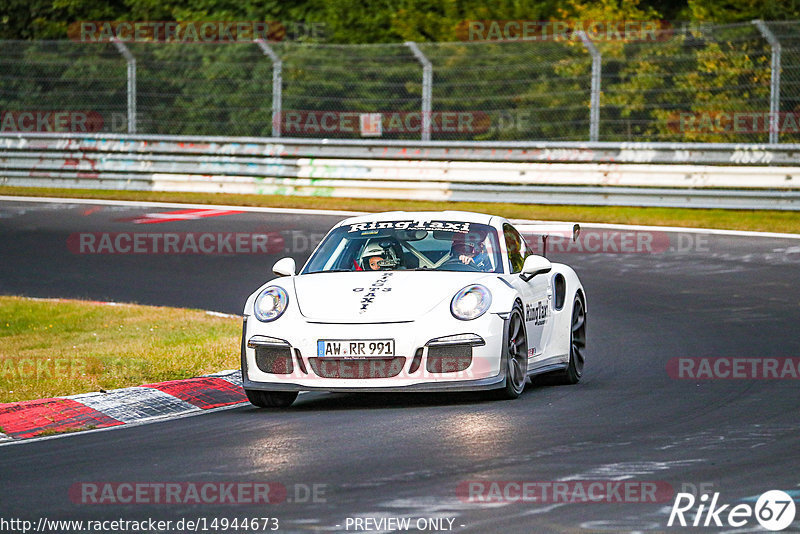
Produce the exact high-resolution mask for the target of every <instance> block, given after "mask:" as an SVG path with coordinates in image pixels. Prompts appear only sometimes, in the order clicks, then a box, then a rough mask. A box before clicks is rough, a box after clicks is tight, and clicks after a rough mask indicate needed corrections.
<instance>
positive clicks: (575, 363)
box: [558, 294, 586, 384]
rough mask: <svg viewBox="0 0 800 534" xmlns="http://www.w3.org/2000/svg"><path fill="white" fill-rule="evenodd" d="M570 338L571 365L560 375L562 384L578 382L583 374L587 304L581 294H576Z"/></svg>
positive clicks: (559, 380) (559, 379)
mask: <svg viewBox="0 0 800 534" xmlns="http://www.w3.org/2000/svg"><path fill="white" fill-rule="evenodd" d="M569 340H570V344H569V346H570V349H569V365H567V368H566V369H564V372H563V374H561V375H560V376H559V377H558V382H559V383H561V384H577V383H578V382H579V381H580V379H581V376H582V375H583V363H584V357H585V355H586V306H584V304H583V299H582V298H581V296H580V294H578V295H575V303H574V304H573V305H572V321H571V322H570V335H569Z"/></svg>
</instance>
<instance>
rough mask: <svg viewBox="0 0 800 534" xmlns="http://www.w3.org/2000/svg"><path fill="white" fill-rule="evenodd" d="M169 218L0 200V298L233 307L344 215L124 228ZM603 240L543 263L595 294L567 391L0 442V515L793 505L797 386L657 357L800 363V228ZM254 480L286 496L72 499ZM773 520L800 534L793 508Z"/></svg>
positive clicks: (463, 514)
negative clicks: (137, 236) (707, 371)
mask: <svg viewBox="0 0 800 534" xmlns="http://www.w3.org/2000/svg"><path fill="white" fill-rule="evenodd" d="M176 210H177V208H163V207H162V208H160V209H159V208H154V207H135V206H108V205H101V204H96V205H94V204H60V203H30V202H13V201H7V200H6V201H0V293H1V294H14V295H26V296H34V297H71V298H72V297H80V298H90V299H96V300H115V301H134V302H139V303H144V304H160V305H169V306H188V307H196V308H204V309H212V310H217V311H221V312H228V313H241V311H242V305H243V303H244V299H245V297H246V296H247V295H248V294H249V292H250V291H252V290H253V289H255V288H256V287H257V286H258V285H260V284H261V283H262V282H263V281H264V280H265V279H266V278H267V277H268V276H270V275H269V270H270V267H271V266H272V264H273V263H274V261H275V260H277V259H278V258H280V257H282V256H284V255H291V256H293V257H295V259H297V260H298V261H302V260H304V259H305V258H307V256H308V254H309V253H310V251H311V247H312V246H313V245H314V244H315V242H316V241H317V240H318V239H319V238H320V237H321V235H322V234H324V232H325V231H327V229H328V228H329V227H330V226H331V225H332V224H333V223H334V222H336V221H337V220H339V219H341V218H342V217H341V216H336V215H309V214H293V213H234V214H226V215H221V216H215V217H203V218H196V219H186V218H185V216H184V218H185V220H166V221H164V222H158V223H152V224H137V222H136V219H137V218H139V219H140V221H139V222H141V218H142V217H144V216H145V215H146V214H148V213H169V212H173V211H176ZM167 218H169V217H167ZM150 219H152V217H150ZM591 231H592V229H591V228H585V229H584V233H586V232H591ZM98 232H109V233H113V234H115V235H118V234H119V233H169V232H173V233H187V232H189V233H198V234H200V233H204V232H211V233H214V234H221V233H233V234H242V235H248V234H255V233H267V234H268V235H269V236H270V239H269V240H268V241H267V249H268V253H266V254H264V253H257V254H252V253H244V251H245V250H246V249H247V250H249V249H248V247H249V246H250V245H252V243H248V242H247V239H248V238H242V242H241V246H240V247H239V249H238V250H234V251H233V253H230V252H229V249H227V248H225V247H223V252H224V253H222V254H216V253H215V254H205V253H197V254H194V253H188V254H182V253H178V254H175V253H171V254H150V253H139V254H134V253H114V254H108V253H103V254H92V253H88V252H87V250H88V249H87V250H84V251H81V249H80V234H82V233H98ZM605 232H612V230H605ZM616 232H619V230H616ZM606 237H607V238H608V243H605V244H603V246H602V250H600V251H597V252H592V253H580V252H578V253H554V254H550V255H549V257H550V258H551V259H555V260H556V261H563V262H565V263H569V264H570V265H572V266H573V267H574V268H575V269H576V270H577V272H578V274H579V275H580V276H581V278H582V280H583V283H584V285H585V287H586V290H587V294H588V297H589V303H588V304H589V306H588V308H589V315H588V318H589V332H588V336H589V357H588V359H587V368H586V371H585V375H584V379H583V381H582V382H581V383H580V384H579V385H576V386H551V385H548V384H546V383H537V384H533V385H529V386H528V388H527V389H526V391H525V393H524V394H523V395H522V397H521V398H519V399H517V400H515V401H491V400H485V399H484V398H481V397H479V396H477V395H474V394H470V395H466V394H459V395H425V394H416V395H385V394H359V395H345V394H336V395H334V394H322V393H308V394H303V395H301V396H300V398H299V399H298V401H297V402H296V403H295V405H294V406H293V407H292V408H290V409H288V410H285V411H265V410H258V409H255V408H253V407H251V406H249V405H246V406H245V405H242V406H239V407H236V408H233V409H229V410H223V411H218V412H214V413H209V414H204V415H201V416H196V417H189V418H184V419H177V420H172V421H166V422H161V423H154V424H148V425H142V426H134V427H130V428H123V429H119V430H111V431H101V432H89V433H84V434H76V435H70V436H67V437H62V438H58V439H49V440H43V441H34V442H30V443H22V444H15V445H11V446H4V447H0V510H1V511H2V512H1V513H0V516H2V517H3V518H10V517H14V518H23V519H29V520H32V521H34V522H36V521H38V520H39V519H40V518H43V517H44V518H47V519H82V520H89V519H91V520H95V519H97V520H99V519H104V520H105V519H107V520H112V519H126V520H134V519H136V520H139V519H146V518H154V519H163V520H172V521H177V520H179V519H181V518H185V519H196V518H206V521H207V523H206V524H207V526H208V527H209V528H208V530H206V531H208V532H223V530H222V529H221V528H217V529H216V530H215V529H211V528H210V525H211V523H210V522H211V521H212V520H213V519H214V518H217V519H220V518H227V519H230V520H232V519H234V518H243V517H274V518H277V519H278V520H279V530H278V531H279V532H345V531H349V532H355V531H361V532H364V531H369V532H376V531H379V530H378V527H376V526H375V525H377V523H361V525H362V528H361V529H360V530H356V527H357V523H356V522H355V521H354V520H353V518H371V519H373V520H376V521H377V520H379V519H381V518H384V519H386V518H410V519H411V523H410V525H411V527H410V528H411V530H416V529H417V527H420V530H424V531H427V532H442V531H448V529H450V530H452V531H455V532H476V533H480V532H509V533H512V532H520V533H523V532H524V533H528V532H570V533H577V532H639V531H664V530H669V531H675V532H682V531H687V532H689V531H698V532H699V531H703V532H708V531H719V530H728V531H734V532H749V531H755V530H757V529H758V528H759V525H758V523H757V522H756V521H755V519H754V518H750V520H749V522H748V523H747V525H746V526H744V527H742V528H738V529H734V528H732V527H728V526H726V527H724V528H723V529H719V528H700V527H698V528H691V527H687V528H681V527H678V526H673V527H671V528H667V519H668V517H669V513H670V509H671V507H672V504H673V500H674V493H677V492H679V491H681V490H682V489H683V490H691V489H692V488H704V489H705V490H706V492H707V493H714V492H719V504H723V503H725V504H731V505H734V504H737V503H749V504H750V505H753V504H755V501H754V498H755V497H757V496H759V495H761V494H762V493H764V492H765V491H767V490H773V489H781V490H784V491H786V492H790V494H792V495H793V496H794V497H795V499H796V500H797V499H798V497H800V473H799V472H798V465H800V388H799V387H798V385H799V384H800V382H798V381H797V380H793V379H785V380H766V379H715V380H704V379H676V378H673V377H671V376H670V373H668V371H667V364H668V362H669V360H670V359H673V358H686V357H692V358H700V357H705V358H717V357H727V358H750V359H753V358H758V359H761V358H797V357H798V356H800V335H798V322H799V320H800V285H799V284H798V281H800V276H799V275H800V240H790V239H779V238H764V237H760V238H756V237H742V236H726V235H719V236H717V235H702V234H692V233H682V234H664V235H660V236H657V237H656V241H658V242H662V243H663V241H659V239H662V240H663V239H667V240H668V245H669V246H667V247H662V250H659V251H650V250H638V251H635V252H619V251H614V250H612V249H613V246H612V244H610V243H611V242H612V241H613V239H614V237H608V236H606ZM98 239H99V238H98ZM232 239H234V241H233V242H235V237H234V238H232ZM76 240H77V241H76ZM598 242H601V241H598ZM76 243H77V245H76ZM86 243H88V241H86V242H85V243H84V244H86ZM97 243H99V241H98V242H97ZM207 244H208V243H207ZM245 245H247V246H245ZM142 246H145V245H142ZM209 246H210V245H209ZM251 248H252V247H251ZM82 252H83V253H82ZM231 351H233V352H237V351H238V347H231ZM264 481H269V482H274V483H277V484H280V485H283V487H285V488H286V489H287V492H288V493H287V498H286V501H285V502H279V503H274V504H258V505H248V504H235V505H234V504H228V503H224V504H218V503H217V504H205V503H183V504H147V503H141V502H139V503H136V502H133V503H128V504H122V503H118V504H85V503H82V502H81V501H80V499H76V498H75V496H74V494H73V495H72V497H71V496H70V488H71V487H73V485H75V484H80V483H103V482H115V483H121V482H138V483H174V482H177V483H197V484H199V483H205V482H238V483H244V482H264ZM470 481H480V482H482V483H484V484H486V485H487V486H486V487H489V486H488V485H489V484H491V482H492V481H495V482H497V486H498V487H504V488H508V487H511V486H509V485H508V484H507V482H508V481H521V482H540V483H543V484H542V486H541V487H544V486H545V485H546V484H545V483H552V482H570V483H572V484H573V486H570V487H574V484H580V483H582V482H588V481H603V482H604V483H608V484H612V483H614V482H623V481H627V482H633V483H638V482H642V481H649V482H653V483H656V484H657V485H658V487H665V486H664V485H668V486H666V487H669V488H671V489H672V490H673V492H674V493H673V492H670V493H669V495H668V498H666V499H659V501H660V502H652V500H651V501H650V502H629V501H637V499H636V497H635V496H629V497H626V496H625V495H624V494H623V495H622V498H621V499H615V498H611V499H609V500H612V501H614V502H588V503H587V502H580V501H578V502H564V500H565V499H564V498H563V497H562V498H556V499H553V498H550V499H544V501H545V502H541V501H532V500H531V501H528V502H519V501H520V499H519V498H516V499H515V498H514V495H509V496H508V499H506V500H505V502H492V503H485V502H484V503H481V502H474V500H473V501H471V500H470V499H469V498H468V497H469V496H468V494H466V493H465V492H464V491H463V488H464V487H465V485H468V484H469V482H470ZM315 485H316V486H315ZM313 489H316V491H317V495H316V498H314V497H313V496H312V495H310V493H311V492H310V490H313ZM73 491H74V489H73ZM748 499H750V500H748ZM501 500H502V499H501ZM639 500H642V499H639ZM554 501H555V502H554ZM619 501H623V502H619ZM698 504H699V501H698ZM695 508H696V507H695ZM726 515H727V512H726V513H725V514H723V515H722V516H721V517H722V519H723V520H724V519H725V517H726ZM348 518H349V519H348ZM693 518H694V515H693V514H690V513H687V519H688V520H692V519H693ZM420 519H425V520H426V521H423V522H418V520H420ZM428 519H433V520H436V519H438V520H439V522H436V521H427V520H428ZM451 520H452V523H451V522H450V521H451ZM712 525H713V523H712ZM366 526H369V527H370V530H365V528H366ZM384 526H385V525H384ZM432 527H438V528H432ZM387 530H392V529H390V528H385V529H384V531H387ZM118 531H120V532H121V531H122V530H118ZM171 531H173V532H174V531H176V530H171ZM200 531H202V529H201V530H200ZM232 531H234V530H227V532H232ZM236 531H238V532H244V530H242V529H238V530H236ZM259 531H260V530H259ZM786 531H787V532H789V531H793V532H798V531H800V514H798V518H797V519H796V521H795V522H794V524H793V525H792V526H790V527H789V528H788V529H787V530H786Z"/></svg>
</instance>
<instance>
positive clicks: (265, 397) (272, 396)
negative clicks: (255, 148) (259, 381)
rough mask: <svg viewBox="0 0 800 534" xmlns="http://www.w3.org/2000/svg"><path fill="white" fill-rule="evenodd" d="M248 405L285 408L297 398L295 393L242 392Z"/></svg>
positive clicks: (252, 390) (250, 390)
mask: <svg viewBox="0 0 800 534" xmlns="http://www.w3.org/2000/svg"><path fill="white" fill-rule="evenodd" d="M244 392H245V394H246V395H247V400H249V401H250V404H252V405H254V406H258V407H259V408H287V407H289V406H291V405H292V403H293V402H294V400H295V399H296V398H297V393H298V392H297V391H259V390H257V389H246V390H244Z"/></svg>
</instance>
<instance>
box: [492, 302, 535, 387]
mask: <svg viewBox="0 0 800 534" xmlns="http://www.w3.org/2000/svg"><path fill="white" fill-rule="evenodd" d="M505 339H506V341H505V346H504V348H503V350H504V352H505V354H504V355H503V360H504V361H505V365H506V381H505V385H504V387H503V389H501V390H498V393H499V397H500V398H503V399H516V398H517V397H519V396H520V395H521V394H522V390H524V389H525V382H526V380H527V379H528V337H527V335H526V334H525V320H524V319H523V316H522V308H521V307H520V306H519V304H516V305H514V309H513V310H511V315H510V316H509V318H508V326H507V330H506V336H505Z"/></svg>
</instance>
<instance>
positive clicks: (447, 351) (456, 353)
mask: <svg viewBox="0 0 800 534" xmlns="http://www.w3.org/2000/svg"><path fill="white" fill-rule="evenodd" d="M471 364H472V345H466V344H463V345H441V346H435V347H428V362H427V363H426V364H425V369H426V370H427V371H428V372H429V373H457V372H458V371H463V370H464V369H466V368H467V367H469V366H470V365H471Z"/></svg>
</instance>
